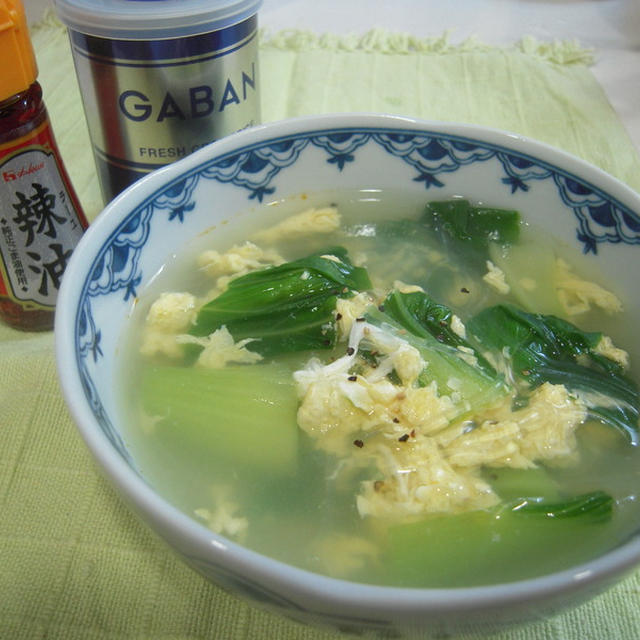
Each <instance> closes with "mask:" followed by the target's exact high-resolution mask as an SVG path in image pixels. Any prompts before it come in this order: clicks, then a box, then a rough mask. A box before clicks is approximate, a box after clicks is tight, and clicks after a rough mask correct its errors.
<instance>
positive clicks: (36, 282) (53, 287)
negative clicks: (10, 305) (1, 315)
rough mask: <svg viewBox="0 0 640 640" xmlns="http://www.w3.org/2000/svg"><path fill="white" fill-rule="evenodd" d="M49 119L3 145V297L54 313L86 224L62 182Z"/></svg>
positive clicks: (0, 247) (0, 212)
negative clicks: (65, 272) (64, 275)
mask: <svg viewBox="0 0 640 640" xmlns="http://www.w3.org/2000/svg"><path fill="white" fill-rule="evenodd" d="M64 175H65V174H64V169H63V168H62V166H61V163H60V159H59V157H58V154H57V152H56V147H55V142H54V140H53V137H52V133H51V130H50V125H49V121H48V119H45V120H44V121H43V122H42V123H41V124H40V125H39V126H38V127H37V128H35V129H34V130H32V131H30V132H29V133H28V134H27V135H25V136H23V137H22V138H18V139H16V140H12V141H11V142H7V143H5V144H3V145H0V202H2V208H1V209H0V257H1V261H0V268H1V270H2V273H1V279H0V296H4V297H7V298H9V299H11V300H13V301H15V302H16V303H18V304H19V305H20V306H21V307H22V308H24V309H44V310H49V309H51V310H52V309H53V308H54V306H55V303H56V298H57V295H58V289H59V287H60V280H61V277H62V274H63V272H64V269H65V267H66V264H67V262H68V260H69V258H70V256H71V253H72V251H73V249H74V248H75V246H76V244H77V243H78V241H79V240H80V237H81V236H82V233H83V231H84V228H85V227H86V221H85V220H84V218H83V217H82V214H79V213H78V212H79V211H80V207H79V205H78V203H77V202H76V201H75V195H74V194H73V192H72V191H71V189H70V188H69V187H68V185H67V183H66V181H65V179H64Z"/></svg>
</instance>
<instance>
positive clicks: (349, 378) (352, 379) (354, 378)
mask: <svg viewBox="0 0 640 640" xmlns="http://www.w3.org/2000/svg"><path fill="white" fill-rule="evenodd" d="M357 379H358V376H349V377H348V378H347V380H348V381H349V382H355V381H356V380H357Z"/></svg>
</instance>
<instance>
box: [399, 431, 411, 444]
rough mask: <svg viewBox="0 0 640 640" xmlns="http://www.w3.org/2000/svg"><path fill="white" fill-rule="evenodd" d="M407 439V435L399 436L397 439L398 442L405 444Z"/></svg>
mask: <svg viewBox="0 0 640 640" xmlns="http://www.w3.org/2000/svg"><path fill="white" fill-rule="evenodd" d="M408 439H409V434H408V433H404V434H403V435H401V436H400V437H399V438H398V442H406V441H407V440H408Z"/></svg>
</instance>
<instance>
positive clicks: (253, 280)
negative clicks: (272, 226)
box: [191, 247, 371, 356]
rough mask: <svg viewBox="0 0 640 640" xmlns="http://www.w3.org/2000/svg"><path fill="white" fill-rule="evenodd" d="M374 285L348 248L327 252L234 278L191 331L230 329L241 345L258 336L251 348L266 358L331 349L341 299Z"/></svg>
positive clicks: (206, 331) (195, 333) (209, 305)
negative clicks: (349, 256)
mask: <svg viewBox="0 0 640 640" xmlns="http://www.w3.org/2000/svg"><path fill="white" fill-rule="evenodd" d="M327 256H330V257H327ZM332 258H335V259H332ZM370 287H371V282H370V280H369V276H368V274H367V272H366V270H365V269H363V268H361V267H356V266H354V265H353V264H352V263H351V261H350V260H349V258H348V256H347V252H346V251H345V249H343V248H341V247H337V248H332V249H328V250H326V251H323V252H322V253H315V254H312V255H310V256H307V257H306V258H302V259H300V260H294V261H292V262H287V263H285V264H282V265H279V266H277V267H269V268H267V269H261V270H260V271H253V272H251V273H248V274H246V275H244V276H241V277H239V278H236V279H235V280H232V281H231V282H230V283H229V287H228V289H227V290H226V291H225V292H224V293H222V294H221V295H219V296H218V297H217V298H215V299H214V300H211V301H210V302H208V303H207V304H206V305H204V306H203V307H202V309H201V310H200V312H199V313H198V316H197V318H196V323H195V326H194V327H193V329H192V331H191V333H192V334H193V335H196V336H206V335H209V334H211V333H212V332H213V331H215V330H216V329H219V328H220V327H222V326H226V327H227V329H228V330H229V332H230V333H231V335H232V336H233V338H234V340H236V341H238V340H242V339H244V338H256V340H255V341H254V342H251V343H250V344H249V346H248V348H249V349H250V350H251V351H255V352H257V353H260V354H261V355H263V356H273V355H276V354H279V353H284V352H290V351H304V350H308V349H328V348H331V347H332V346H334V344H335V341H336V328H335V322H334V317H333V311H334V309H335V306H336V301H337V298H339V297H348V296H352V295H353V294H354V292H355V291H363V290H367V289H369V288H370Z"/></svg>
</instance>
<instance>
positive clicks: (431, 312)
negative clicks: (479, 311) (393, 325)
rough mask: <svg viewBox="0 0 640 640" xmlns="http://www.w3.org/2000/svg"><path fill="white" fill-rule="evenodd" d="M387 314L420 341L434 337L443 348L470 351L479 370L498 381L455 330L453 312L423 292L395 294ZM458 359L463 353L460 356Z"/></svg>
mask: <svg viewBox="0 0 640 640" xmlns="http://www.w3.org/2000/svg"><path fill="white" fill-rule="evenodd" d="M384 312H385V313H386V314H387V315H388V316H390V317H392V318H393V319H394V320H395V321H396V322H398V324H400V325H402V326H403V327H404V328H405V329H406V330H407V331H409V332H411V333H412V334H413V335H415V336H418V337H420V338H427V337H429V338H430V337H433V338H435V339H436V340H437V341H438V342H440V343H442V344H446V345H449V346H450V347H454V348H455V349H457V350H459V349H460V347H462V348H464V349H470V350H471V351H473V355H474V357H475V358H476V360H477V366H478V367H480V368H481V369H482V370H483V371H485V372H486V373H487V374H488V375H490V376H492V377H495V376H496V375H497V374H496V371H495V369H494V368H493V367H492V366H491V365H490V364H489V363H488V362H487V360H486V359H485V358H484V357H483V356H482V355H481V354H480V353H479V352H478V351H477V350H476V349H474V348H473V347H472V345H471V344H469V342H468V341H467V340H466V339H465V338H463V337H462V336H461V335H459V333H456V332H455V331H454V330H453V328H452V320H453V317H454V313H453V311H451V309H450V308H449V307H447V306H446V305H444V304H441V303H439V302H436V301H435V300H433V298H431V297H430V296H429V295H428V294H427V293H425V292H423V291H414V292H411V293H401V292H400V291H398V290H394V291H392V292H391V293H390V294H389V295H388V296H387V298H386V299H385V301H384ZM457 355H458V356H459V355H460V353H459V352H458V353H457Z"/></svg>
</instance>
